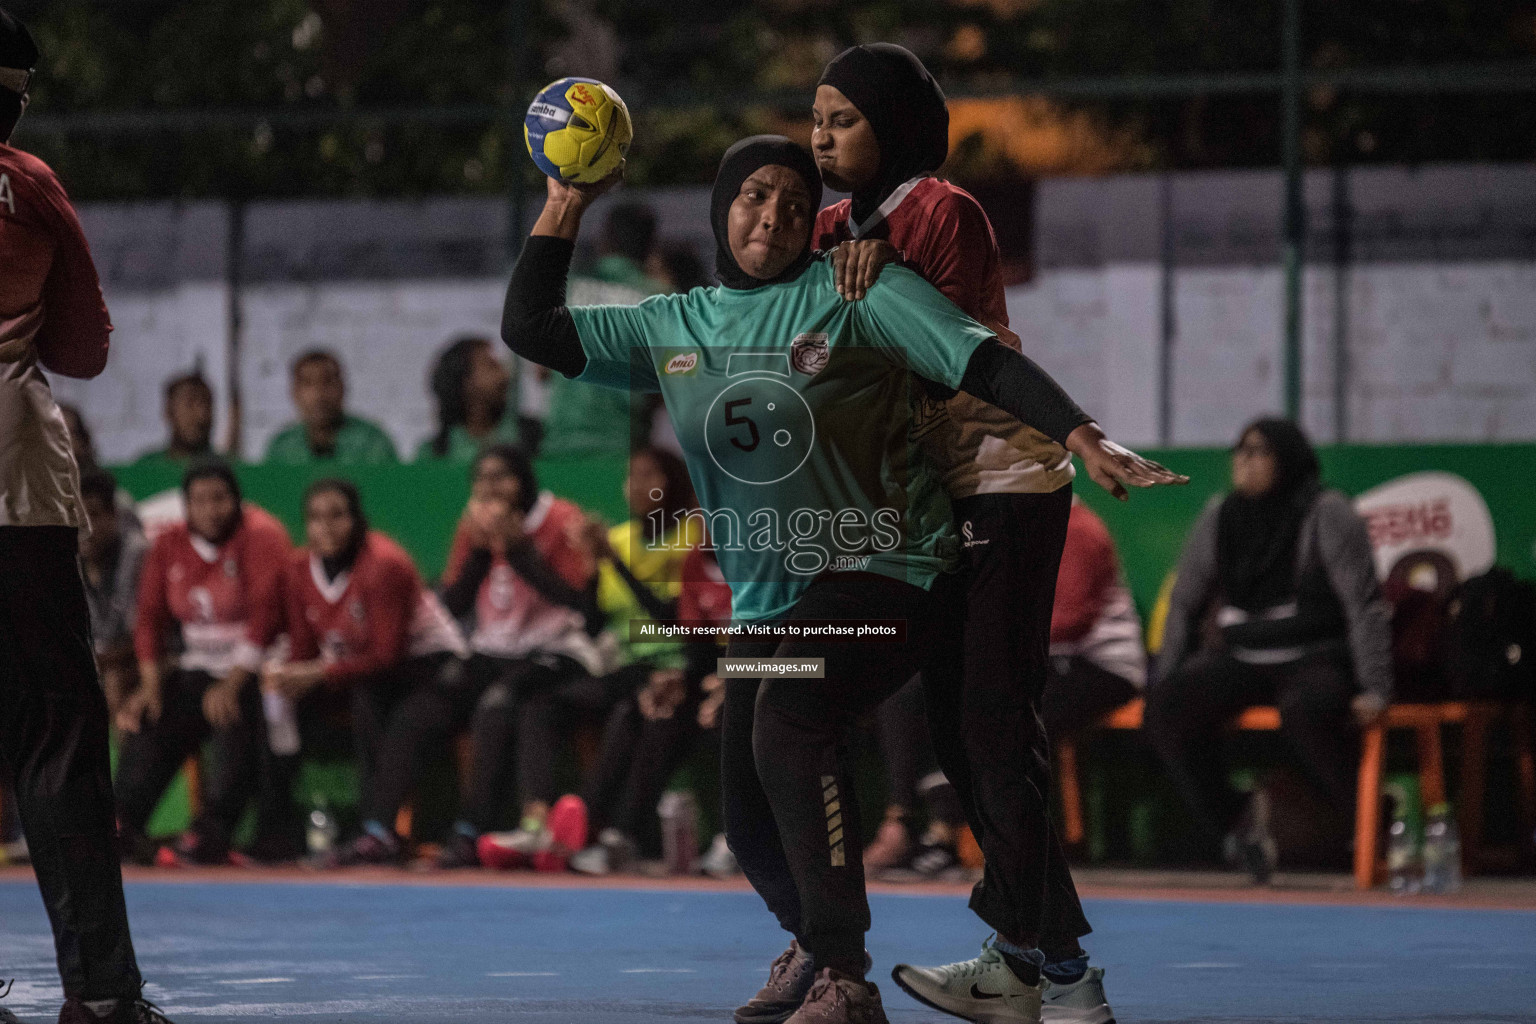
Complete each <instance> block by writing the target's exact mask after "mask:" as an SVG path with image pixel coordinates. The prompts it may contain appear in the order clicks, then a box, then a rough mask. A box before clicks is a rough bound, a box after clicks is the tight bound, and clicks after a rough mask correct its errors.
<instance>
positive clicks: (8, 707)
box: [0, 10, 165, 1024]
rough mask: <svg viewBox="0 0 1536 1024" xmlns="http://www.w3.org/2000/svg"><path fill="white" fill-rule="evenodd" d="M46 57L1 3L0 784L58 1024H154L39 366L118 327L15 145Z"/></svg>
mask: <svg viewBox="0 0 1536 1024" xmlns="http://www.w3.org/2000/svg"><path fill="white" fill-rule="evenodd" d="M39 57H40V54H39V53H38V49H37V44H36V43H35V42H34V41H33V39H32V36H31V34H30V33H29V32H28V31H27V29H26V26H24V25H22V24H21V23H20V22H19V21H17V20H16V19H15V18H13V17H12V16H11V15H10V14H9V13H7V12H6V11H4V10H0V564H3V565H4V566H5V571H4V572H0V708H3V709H4V711H3V712H0V788H3V787H4V786H6V785H11V786H13V787H14V790H15V794H16V802H17V806H18V810H19V812H20V817H21V823H22V827H23V829H25V831H26V836H27V840H28V843H29V846H30V852H31V857H32V863H33V865H34V868H35V871H36V874H37V884H38V888H39V889H40V890H41V891H42V895H43V903H44V905H45V906H46V907H47V910H48V919H49V921H50V922H51V923H52V925H53V935H54V945H55V947H56V949H57V951H58V964H59V976H60V978H61V980H62V981H63V985H64V996H65V1001H64V1007H63V1009H62V1010H61V1011H60V1012H59V1021H60V1024H85V1022H95V1021H106V1022H109V1024H140V1022H143V1024H153V1022H160V1021H165V1018H164V1017H163V1016H160V1015H159V1014H158V1012H156V1011H154V1010H153V1009H152V1008H151V1007H150V1006H149V1004H147V1003H145V1002H144V1001H143V1000H142V999H141V998H140V997H139V990H140V987H141V985H142V978H141V977H140V975H139V968H138V963H137V961H136V959H135V956H134V951H133V939H132V938H131V936H130V935H129V929H128V910H127V907H126V906H125V905H124V902H123V880H122V870H121V868H120V867H119V864H118V857H117V848H116V826H115V824H114V821H113V806H112V780H111V772H110V769H109V767H108V753H107V727H108V720H109V713H108V711H107V703H106V699H105V697H104V695H103V693H102V688H101V682H100V680H99V679H98V677H97V673H96V660H95V653H94V651H93V650H92V647H91V617H90V611H89V608H88V605H87V603H86V594H85V585H84V582H83V581H82V579H81V576H80V564H79V560H78V551H79V534H80V531H81V530H82V529H88V526H87V521H86V515H85V511H84V507H83V502H82V500H81V497H80V483H79V470H78V467H77V466H76V464H75V460H74V456H73V454H72V453H71V448H70V437H69V428H68V426H67V425H66V424H65V421H64V415H63V413H61V412H60V411H59V407H58V404H57V403H56V402H55V401H54V398H53V393H52V391H51V389H50V388H49V385H48V378H47V376H46V375H45V374H44V371H45V370H46V371H47V372H48V373H55V374H62V375H64V376H66V377H79V378H90V377H95V376H96V375H97V374H99V373H101V371H102V369H103V368H105V366H106V364H107V343H108V342H107V339H108V334H109V333H110V332H111V330H112V324H111V322H110V321H109V320H108V317H107V306H106V303H105V302H104V301H103V300H102V297H101V285H100V282H99V280H98V279H97V276H96V266H95V264H94V263H93V262H92V260H91V250H90V247H89V246H88V245H87V244H86V241H85V234H84V232H82V231H81V229H80V222H79V220H78V219H77V218H76V216H75V211H74V209H73V207H71V206H70V203H69V197H68V196H67V195H65V193H64V186H63V185H62V184H60V182H59V179H58V178H57V177H56V176H55V175H54V173H53V171H52V169H50V168H49V167H48V165H47V164H45V163H43V162H42V161H41V160H39V159H37V158H36V157H34V156H32V155H31V154H29V153H24V152H22V151H21V150H19V149H15V148H13V147H12V146H10V145H9V142H10V138H11V132H12V131H13V130H14V129H15V127H16V123H17V121H19V120H20V119H21V115H22V112H23V111H25V110H26V107H27V102H28V99H29V95H28V91H27V90H28V86H29V84H30V82H31V79H32V69H33V68H34V67H35V66H36V65H37V63H38V60H39ZM6 1016H8V1014H7V1013H6V1011H4V1010H3V1009H0V1018H3V1017H6ZM12 1019H14V1018H12Z"/></svg>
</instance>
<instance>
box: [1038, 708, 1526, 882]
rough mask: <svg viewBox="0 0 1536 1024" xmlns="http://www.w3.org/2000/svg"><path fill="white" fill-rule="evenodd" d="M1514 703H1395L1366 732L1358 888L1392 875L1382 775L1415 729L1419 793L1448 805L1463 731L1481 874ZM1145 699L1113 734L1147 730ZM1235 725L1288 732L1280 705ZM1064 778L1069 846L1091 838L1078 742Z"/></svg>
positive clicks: (1465, 781) (1471, 830) (1521, 754)
mask: <svg viewBox="0 0 1536 1024" xmlns="http://www.w3.org/2000/svg"><path fill="white" fill-rule="evenodd" d="M1509 710H1510V708H1509V705H1501V704H1495V703H1484V702H1472V701H1450V702H1446V703H1440V704H1394V705H1393V706H1392V707H1391V708H1389V709H1388V711H1387V714H1386V717H1385V718H1384V719H1383V720H1382V721H1381V722H1379V723H1377V724H1376V725H1374V726H1372V727H1371V728H1369V729H1366V730H1365V731H1364V732H1363V733H1362V734H1361V743H1360V774H1359V785H1358V790H1357V795H1356V800H1355V864H1354V878H1355V887H1356V888H1357V889H1369V888H1371V887H1372V886H1374V885H1376V884H1377V883H1378V882H1379V881H1381V879H1382V878H1383V876H1384V874H1385V869H1384V865H1383V863H1382V861H1381V859H1380V857H1379V856H1378V853H1379V851H1378V850H1377V840H1378V837H1379V836H1380V834H1381V772H1382V764H1383V761H1384V759H1385V754H1386V735H1387V730H1389V729H1412V730H1413V732H1414V738H1415V741H1416V747H1417V754H1418V767H1419V796H1420V799H1421V800H1422V801H1423V804H1424V806H1425V807H1432V806H1434V805H1435V804H1437V803H1444V802H1445V800H1446V785H1445V758H1444V754H1443V751H1442V748H1441V743H1440V730H1441V727H1442V726H1445V725H1459V726H1461V727H1462V729H1463V735H1464V740H1463V748H1462V749H1463V757H1462V762H1463V764H1462V791H1461V794H1460V796H1461V800H1460V802H1459V805H1458V808H1457V822H1458V827H1459V829H1460V832H1461V844H1462V861H1463V863H1464V864H1465V865H1466V867H1467V869H1468V870H1469V871H1470V870H1475V869H1476V867H1477V866H1478V865H1479V864H1480V862H1481V853H1482V837H1483V797H1484V795H1485V793H1486V791H1487V789H1486V771H1487V763H1488V729H1489V726H1491V725H1492V724H1493V722H1494V721H1495V720H1496V719H1497V718H1498V716H1499V715H1500V714H1501V713H1508V712H1509ZM1141 715H1142V702H1141V701H1140V700H1133V701H1131V702H1130V703H1129V704H1126V705H1124V706H1122V707H1120V708H1119V709H1117V710H1115V711H1113V712H1111V713H1110V714H1108V715H1106V716H1105V717H1104V719H1103V721H1102V723H1101V724H1102V725H1103V726H1104V728H1107V729H1140V728H1141ZM1512 719H1513V722H1514V726H1515V741H1516V750H1517V755H1516V769H1517V774H1518V776H1519V785H1518V788H1519V790H1520V805H1521V806H1520V828H1521V837H1522V840H1524V839H1525V838H1526V837H1529V836H1530V834H1531V827H1532V821H1531V819H1532V816H1533V815H1536V757H1533V755H1532V742H1531V734H1530V727H1529V723H1528V721H1527V719H1526V717H1525V716H1524V715H1522V714H1518V713H1516V714H1514V715H1513V716H1512ZM1231 724H1232V727H1233V728H1237V729H1243V730H1254V731H1268V730H1274V729H1278V728H1280V712H1279V711H1278V710H1276V709H1275V708H1272V707H1252V708H1248V709H1247V710H1246V711H1244V712H1242V713H1241V714H1239V715H1238V716H1237V717H1236V718H1234V719H1233V720H1232V723H1231ZM1054 744H1055V748H1056V776H1057V780H1058V786H1059V789H1060V796H1061V806H1062V819H1063V825H1064V827H1063V838H1064V840H1065V841H1066V843H1067V844H1068V845H1069V846H1072V845H1077V844H1079V843H1081V842H1082V841H1083V838H1084V836H1085V835H1086V829H1085V828H1084V825H1083V797H1082V789H1081V787H1080V785H1079V782H1078V770H1077V744H1076V742H1075V741H1074V740H1073V739H1072V738H1071V737H1065V738H1062V739H1059V740H1056V741H1054Z"/></svg>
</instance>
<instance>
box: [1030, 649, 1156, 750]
mask: <svg viewBox="0 0 1536 1024" xmlns="http://www.w3.org/2000/svg"><path fill="white" fill-rule="evenodd" d="M1139 696H1141V690H1139V689H1138V688H1137V687H1136V684H1135V683H1132V682H1131V681H1130V680H1129V679H1127V678H1125V677H1124V676H1120V675H1116V674H1115V673H1113V672H1111V671H1109V669H1107V668H1101V667H1099V666H1098V665H1095V664H1094V663H1093V662H1091V661H1089V660H1088V659H1087V658H1080V657H1077V656H1076V655H1073V656H1071V657H1054V658H1052V659H1051V679H1050V682H1048V683H1046V684H1045V699H1044V700H1043V701H1042V702H1041V705H1040V717H1041V718H1043V719H1044V720H1045V733H1046V735H1047V736H1049V737H1050V738H1051V739H1052V740H1059V739H1061V738H1062V737H1063V736H1075V735H1076V734H1077V733H1079V732H1081V731H1082V730H1084V729H1086V728H1088V727H1089V726H1091V725H1096V724H1098V722H1099V720H1100V719H1101V718H1103V717H1104V716H1105V715H1107V714H1109V713H1110V712H1111V711H1113V710H1115V709H1116V708H1118V707H1120V706H1122V705H1124V704H1126V703H1128V702H1130V701H1133V700H1135V699H1136V698H1137V697H1139Z"/></svg>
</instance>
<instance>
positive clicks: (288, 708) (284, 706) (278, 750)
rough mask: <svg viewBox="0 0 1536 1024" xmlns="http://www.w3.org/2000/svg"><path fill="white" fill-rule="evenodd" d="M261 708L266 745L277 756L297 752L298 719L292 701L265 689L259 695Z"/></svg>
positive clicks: (287, 755) (285, 755)
mask: <svg viewBox="0 0 1536 1024" xmlns="http://www.w3.org/2000/svg"><path fill="white" fill-rule="evenodd" d="M261 710H262V712H263V714H264V716H265V717H266V719H267V746H269V747H271V748H272V753H274V754H276V755H277V756H278V757H289V756H291V755H293V754H297V753H298V752H299V719H298V715H296V714H295V713H294V710H293V701H291V700H289V699H288V698H287V697H285V696H283V695H282V694H281V693H278V692H276V691H275V690H265V691H263V692H262V695H261Z"/></svg>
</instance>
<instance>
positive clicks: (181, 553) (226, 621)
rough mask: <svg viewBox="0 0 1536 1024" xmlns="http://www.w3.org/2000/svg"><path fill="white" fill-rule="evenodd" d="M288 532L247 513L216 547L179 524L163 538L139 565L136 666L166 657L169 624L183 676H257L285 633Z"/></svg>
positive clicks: (260, 515) (254, 511) (257, 512)
mask: <svg viewBox="0 0 1536 1024" xmlns="http://www.w3.org/2000/svg"><path fill="white" fill-rule="evenodd" d="M290 547H291V546H290V545H289V543H288V533H287V531H286V530H284V529H283V528H282V526H281V524H279V523H278V522H277V520H276V519H274V518H272V516H271V515H269V514H268V513H266V512H263V511H261V510H259V509H254V508H251V507H249V506H247V507H246V508H245V510H244V515H243V516H242V517H241V522H240V525H239V527H238V528H236V530H235V533H234V535H233V536H232V537H230V538H229V540H227V541H225V542H224V543H223V544H222V545H214V544H210V543H208V542H207V541H205V540H203V538H201V537H198V536H196V535H194V534H193V533H192V532H191V531H190V530H189V529H188V528H187V526H186V524H185V523H183V524H180V525H178V526H173V527H171V528H170V529H168V530H166V531H165V532H164V533H162V534H161V535H160V536H159V538H157V539H156V540H155V543H154V546H153V547H151V548H150V551H149V557H148V558H146V559H145V560H144V575H143V577H142V578H141V579H140V581H139V619H138V622H137V623H136V624H135V626H134V631H133V647H134V652H135V653H136V654H137V655H138V657H139V660H140V661H157V660H159V659H160V658H161V657H163V656H164V655H165V654H166V653H167V652H168V649H169V648H168V643H167V641H168V639H169V636H170V630H171V627H172V626H173V625H179V626H180V628H181V640H182V646H183V648H184V649H183V651H182V653H181V655H180V657H179V659H178V664H179V665H180V667H182V668H184V669H191V670H197V671H203V672H208V673H210V674H211V675H215V676H222V675H224V674H226V673H228V672H229V671H230V670H231V669H233V668H244V669H247V670H249V671H252V672H255V671H257V670H258V669H260V668H261V658H262V652H263V651H264V650H265V649H266V647H267V646H268V645H269V644H270V643H272V641H273V640H275V639H276V638H277V635H278V634H279V633H280V632H282V627H283V577H284V573H285V569H286V566H287V562H288V556H289V550H290Z"/></svg>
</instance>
